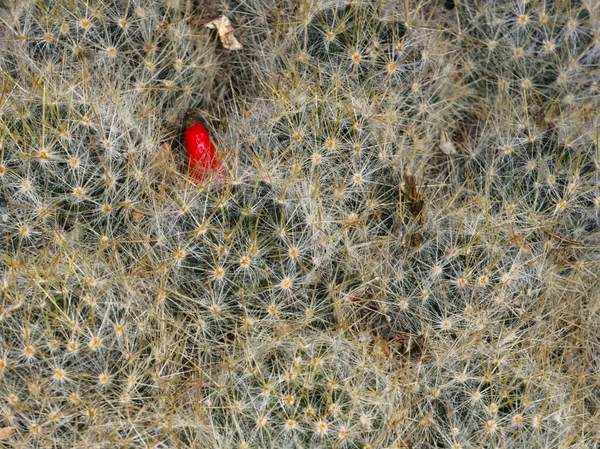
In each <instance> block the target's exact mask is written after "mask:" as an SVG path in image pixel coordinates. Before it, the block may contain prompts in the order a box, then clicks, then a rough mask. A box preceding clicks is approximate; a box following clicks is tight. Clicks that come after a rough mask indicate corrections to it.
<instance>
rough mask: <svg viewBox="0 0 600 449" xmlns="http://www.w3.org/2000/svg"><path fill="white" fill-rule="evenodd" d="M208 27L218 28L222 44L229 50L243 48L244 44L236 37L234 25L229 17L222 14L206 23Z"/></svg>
mask: <svg viewBox="0 0 600 449" xmlns="http://www.w3.org/2000/svg"><path fill="white" fill-rule="evenodd" d="M204 26H205V27H207V28H216V29H217V33H219V39H220V40H221V44H223V47H225V48H226V49H227V50H241V49H242V44H240V42H239V41H238V40H237V39H236V37H235V36H234V35H233V32H234V29H233V25H231V21H230V20H229V19H228V18H227V16H221V17H219V18H217V19H215V20H213V21H211V22H209V23H207V24H206V25H204Z"/></svg>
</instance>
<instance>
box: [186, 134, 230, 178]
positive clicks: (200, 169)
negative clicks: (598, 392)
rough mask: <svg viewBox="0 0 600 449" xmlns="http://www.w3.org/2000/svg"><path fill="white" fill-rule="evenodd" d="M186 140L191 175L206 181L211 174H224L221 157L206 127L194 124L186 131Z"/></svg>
mask: <svg viewBox="0 0 600 449" xmlns="http://www.w3.org/2000/svg"><path fill="white" fill-rule="evenodd" d="M184 138H185V146H186V148H187V152H188V161H189V167H190V174H191V175H192V176H193V177H194V178H195V179H197V180H199V181H204V180H205V179H206V178H207V177H208V176H209V175H210V174H211V173H216V174H218V175H222V174H223V166H222V165H221V162H220V161H219V155H218V154H217V150H216V148H215V146H214V145H213V143H212V142H211V140H210V136H209V135H208V131H206V128H204V126H202V125H201V124H200V123H194V124H193V125H192V126H190V127H189V128H188V129H186V130H185V135H184Z"/></svg>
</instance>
